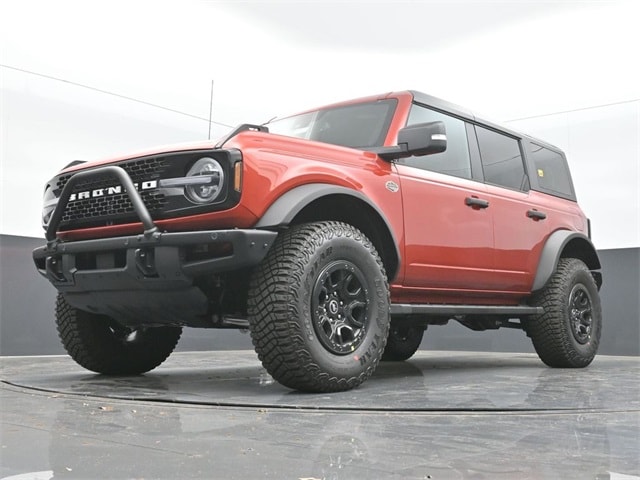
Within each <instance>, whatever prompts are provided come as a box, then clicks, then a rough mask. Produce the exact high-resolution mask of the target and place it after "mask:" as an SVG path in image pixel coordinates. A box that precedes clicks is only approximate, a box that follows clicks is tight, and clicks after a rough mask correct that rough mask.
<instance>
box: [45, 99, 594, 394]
mask: <svg viewBox="0 0 640 480" xmlns="http://www.w3.org/2000/svg"><path fill="white" fill-rule="evenodd" d="M42 220H43V226H44V228H45V231H46V245H44V246H42V247H40V248H38V249H36V250H35V251H34V253H33V257H34V261H35V264H36V267H37V269H38V271H39V272H40V273H41V274H42V275H43V276H45V277H46V278H47V279H48V280H49V281H50V282H51V283H52V284H53V286H54V287H55V288H56V289H57V290H58V292H59V293H58V297H57V303H56V322H57V327H58V332H59V335H60V338H61V340H62V343H63V345H64V347H65V349H66V350H67V352H68V353H69V354H70V355H71V357H72V358H73V359H74V360H75V361H76V362H77V363H79V364H80V365H82V366H83V367H85V368H87V369H89V370H92V371H94V372H99V373H102V374H109V375H123V374H140V373H143V372H147V371H149V370H151V369H153V368H155V367H156V366H158V365H160V364H161V363H162V362H163V361H164V360H165V359H166V358H167V357H168V356H169V355H170V354H171V352H172V351H173V349H174V348H175V346H176V343H177V342H178V339H179V337H180V335H181V332H182V328H183V327H199V328H236V329H249V330H250V333H251V338H252V341H253V344H254V345H255V349H256V352H257V354H258V357H259V358H260V360H261V361H262V364H263V365H264V367H265V369H266V370H267V371H268V372H269V374H271V375H272V376H273V378H275V379H276V380H277V381H279V382H280V383H281V384H283V385H285V386H287V387H290V388H293V389H298V390H302V391H312V392H332V391H340V390H347V389H350V388H353V387H356V386H357V385H359V384H361V383H362V382H363V381H365V380H366V379H367V378H368V377H370V376H371V375H372V373H373V372H374V370H375V369H376V366H377V365H378V363H379V361H380V360H391V361H402V360H406V359H408V358H410V357H411V356H412V355H413V354H414V353H415V352H416V350H417V349H418V348H419V346H420V342H421V340H422V337H423V333H424V332H425V330H426V328H427V327H428V326H429V325H444V324H446V323H447V322H449V321H450V320H455V321H457V322H460V323H461V324H462V325H464V326H465V327H468V328H470V329H472V330H487V329H498V328H501V327H507V328H518V329H522V330H524V331H525V332H526V334H527V335H528V336H529V337H531V340H532V342H533V345H534V347H535V350H536V351H537V353H538V355H539V357H540V358H541V360H542V361H543V362H544V363H546V364H547V365H549V366H551V367H584V366H586V365H588V364H589V363H590V362H591V361H592V359H593V358H594V356H595V354H596V351H597V348H598V343H599V339H600V332H601V324H602V318H601V317H602V314H601V306H600V300H599V294H598V292H599V289H600V286H601V284H602V275H601V272H600V269H601V266H600V261H599V259H598V255H597V253H596V250H595V248H594V246H593V244H592V242H591V240H590V224H589V221H588V219H587V218H586V217H585V215H584V213H583V212H582V210H581V209H580V207H579V206H578V204H577V202H576V194H575V191H574V187H573V184H572V180H571V176H570V173H569V168H568V164H567V161H566V158H565V155H564V153H563V152H562V151H561V150H559V149H558V148H556V147H554V146H552V145H549V144H547V143H546V142H544V141H542V140H539V139H536V138H533V137H530V136H527V135H523V134H520V133H517V132H515V131H512V130H510V129H508V128H505V127H503V126H500V125H497V124H495V123H492V122H489V121H486V120H484V119H482V118H479V117H478V116H476V115H474V114H473V113H471V112H469V111H468V110H466V109H464V108H461V107H458V106H455V105H452V104H450V103H448V102H445V101H443V100H440V99H437V98H434V97H431V96H429V95H425V94H422V93H419V92H414V91H407V92H399V93H388V94H384V95H380V96H373V97H368V98H363V99H358V100H352V101H348V102H344V103H339V104H335V105H330V106H327V107H323V108H319V109H314V110H310V111H306V112H304V113H301V114H298V115H293V116H290V117H287V118H282V119H276V120H274V121H271V122H269V123H267V124H265V125H248V124H246V125H241V126H239V127H238V128H236V129H234V130H233V131H232V132H231V133H229V134H228V135H227V136H225V137H224V138H222V139H220V140H219V141H218V142H217V143H214V142H202V143H197V144H192V145H189V146H184V145H180V146H176V147H175V148H163V149H161V150H155V151H147V152H144V153H141V154H136V155H130V156H124V157H119V158H111V159H108V160H106V161H99V162H94V163H86V162H73V163H72V164H70V165H68V166H67V167H66V168H65V169H63V170H62V171H61V172H60V173H58V174H57V175H56V176H55V177H54V178H53V179H52V180H51V181H49V182H48V183H47V185H46V187H45V192H44V209H43V218H42Z"/></svg>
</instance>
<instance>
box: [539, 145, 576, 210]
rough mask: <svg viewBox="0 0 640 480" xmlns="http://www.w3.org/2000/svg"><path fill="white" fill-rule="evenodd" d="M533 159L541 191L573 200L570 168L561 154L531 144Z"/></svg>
mask: <svg viewBox="0 0 640 480" xmlns="http://www.w3.org/2000/svg"><path fill="white" fill-rule="evenodd" d="M531 157H532V158H533V164H534V165H535V167H536V175H537V177H538V185H539V186H540V189H541V190H543V191H545V192H548V193H550V194H552V195H559V196H561V197H569V198H573V195H574V194H573V186H572V184H571V177H570V175H569V168H568V166H567V162H566V160H565V159H564V157H563V156H562V155H561V154H559V153H558V152H554V151H553V150H549V149H548V148H545V147H542V146H540V145H538V144H536V143H533V142H531Z"/></svg>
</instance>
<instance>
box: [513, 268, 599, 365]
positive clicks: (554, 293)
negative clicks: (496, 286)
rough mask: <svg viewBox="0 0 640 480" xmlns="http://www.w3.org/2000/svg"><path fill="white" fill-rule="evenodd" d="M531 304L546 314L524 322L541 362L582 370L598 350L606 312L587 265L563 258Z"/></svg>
mask: <svg viewBox="0 0 640 480" xmlns="http://www.w3.org/2000/svg"><path fill="white" fill-rule="evenodd" d="M531 304H532V305H534V306H541V307H543V308H544V313H543V314H542V315H537V316H533V317H531V318H530V319H528V320H527V321H526V322H524V327H525V331H526V332H527V335H528V336H529V337H531V341H532V342H533V346H534V348H535V350H536V352H537V353H538V356H539V357H540V359H541V360H542V361H543V362H544V363H545V364H547V365H548V366H550V367H556V368H581V367H586V366H587V365H589V364H590V363H591V361H592V360H593V358H594V357H595V355H596V352H597V350H598V345H599V343H600V333H601V330H602V309H601V306H600V296H599V294H598V287H597V286H596V283H595V281H594V279H593V277H592V276H591V273H590V272H589V269H588V268H587V266H586V265H585V264H584V263H583V262H582V261H581V260H578V259H576V258H562V259H560V261H559V262H558V268H557V269H556V271H555V273H554V274H553V275H552V277H551V278H550V279H549V281H548V282H547V284H546V285H545V287H544V288H543V289H542V290H541V291H540V292H538V293H536V294H535V295H534V296H533V298H532V300H531Z"/></svg>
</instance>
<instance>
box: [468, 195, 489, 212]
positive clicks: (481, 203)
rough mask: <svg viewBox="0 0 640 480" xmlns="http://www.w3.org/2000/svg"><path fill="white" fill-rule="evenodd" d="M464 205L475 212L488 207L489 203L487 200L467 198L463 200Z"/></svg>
mask: <svg viewBox="0 0 640 480" xmlns="http://www.w3.org/2000/svg"><path fill="white" fill-rule="evenodd" d="M464 204H465V205H466V206H468V207H471V208H473V209H475V210H477V209H479V208H487V207H488V206H489V202H488V201H487V200H482V199H481V198H478V197H467V198H465V199H464Z"/></svg>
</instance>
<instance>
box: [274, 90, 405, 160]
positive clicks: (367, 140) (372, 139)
mask: <svg viewBox="0 0 640 480" xmlns="http://www.w3.org/2000/svg"><path fill="white" fill-rule="evenodd" d="M396 104H397V100H395V99H388V100H380V101H377V102H370V103H358V104H353V105H345V106H341V107H334V108H327V109H322V110H316V111H313V112H308V113H303V114H300V115H294V116H292V117H287V118H283V119H281V120H274V121H272V122H270V123H268V124H267V126H268V127H269V132H271V133H276V134H278V135H287V136H289V137H297V138H305V139H307V140H315V141H318V142H324V143H331V144H333V145H341V146H343V147H351V148H358V149H364V148H371V147H380V146H382V145H383V143H384V139H385V137H386V135H387V130H388V129H389V124H390V123H391V118H392V117H393V112H394V110H395V107H396Z"/></svg>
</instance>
